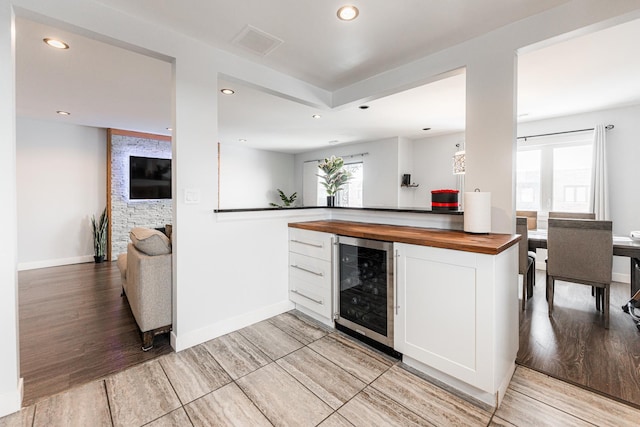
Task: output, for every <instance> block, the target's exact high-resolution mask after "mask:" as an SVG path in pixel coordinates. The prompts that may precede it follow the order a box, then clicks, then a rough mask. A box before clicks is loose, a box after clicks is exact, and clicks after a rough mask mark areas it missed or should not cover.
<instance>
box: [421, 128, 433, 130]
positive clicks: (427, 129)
mask: <svg viewBox="0 0 640 427" xmlns="http://www.w3.org/2000/svg"><path fill="white" fill-rule="evenodd" d="M422 130H431V128H422Z"/></svg>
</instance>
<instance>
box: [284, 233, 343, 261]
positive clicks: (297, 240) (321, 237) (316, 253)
mask: <svg viewBox="0 0 640 427" xmlns="http://www.w3.org/2000/svg"><path fill="white" fill-rule="evenodd" d="M332 237H333V234H329V233H321V232H319V231H310V230H302V229H300V228H289V251H290V252H295V253H297V254H302V255H308V256H311V257H314V258H319V259H323V260H326V261H331V239H332Z"/></svg>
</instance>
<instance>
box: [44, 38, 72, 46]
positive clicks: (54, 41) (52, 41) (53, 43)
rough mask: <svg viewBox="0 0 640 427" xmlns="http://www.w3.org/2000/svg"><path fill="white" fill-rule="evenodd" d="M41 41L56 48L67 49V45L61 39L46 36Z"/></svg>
mask: <svg viewBox="0 0 640 427" xmlns="http://www.w3.org/2000/svg"><path fill="white" fill-rule="evenodd" d="M42 41H43V42H45V43H46V44H47V45H49V46H51V47H55V48H56V49H69V45H68V44H66V43H65V42H63V41H62V40H57V39H50V38H48V37H47V38H46V39H42Z"/></svg>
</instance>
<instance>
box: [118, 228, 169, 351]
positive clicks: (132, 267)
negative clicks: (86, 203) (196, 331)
mask: <svg viewBox="0 0 640 427" xmlns="http://www.w3.org/2000/svg"><path fill="white" fill-rule="evenodd" d="M129 236H130V238H131V243H129V245H128V247H127V253H126V254H120V256H118V268H119V269H120V273H121V275H122V289H123V295H126V297H127V300H128V301H129V306H130V307H131V311H132V312H133V316H134V317H135V319H136V323H137V324H138V327H139V328H140V332H141V333H142V350H144V351H147V350H149V349H151V348H152V347H153V338H154V337H155V336H156V335H158V334H162V333H167V332H169V331H171V326H172V324H171V323H172V321H171V319H172V306H171V304H172V285H171V283H172V278H171V241H170V239H169V238H168V237H167V236H166V235H164V234H163V233H161V232H160V231H157V230H154V229H150V228H142V227H136V228H133V229H132V230H131V232H130V233H129Z"/></svg>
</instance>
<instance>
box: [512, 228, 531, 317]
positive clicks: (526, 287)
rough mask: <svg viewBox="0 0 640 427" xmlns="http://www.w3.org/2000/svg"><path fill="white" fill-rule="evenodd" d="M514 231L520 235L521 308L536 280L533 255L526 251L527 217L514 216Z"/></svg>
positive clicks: (525, 302)
mask: <svg viewBox="0 0 640 427" xmlns="http://www.w3.org/2000/svg"><path fill="white" fill-rule="evenodd" d="M516 233H517V234H519V235H521V236H522V239H521V240H520V243H519V245H520V247H519V249H518V251H519V252H518V274H522V309H523V310H524V309H525V306H526V304H527V295H531V293H532V291H533V285H534V284H535V280H536V262H535V257H533V256H531V255H529V251H528V243H527V242H528V237H529V236H528V226H527V218H526V217H521V216H518V217H516Z"/></svg>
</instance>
